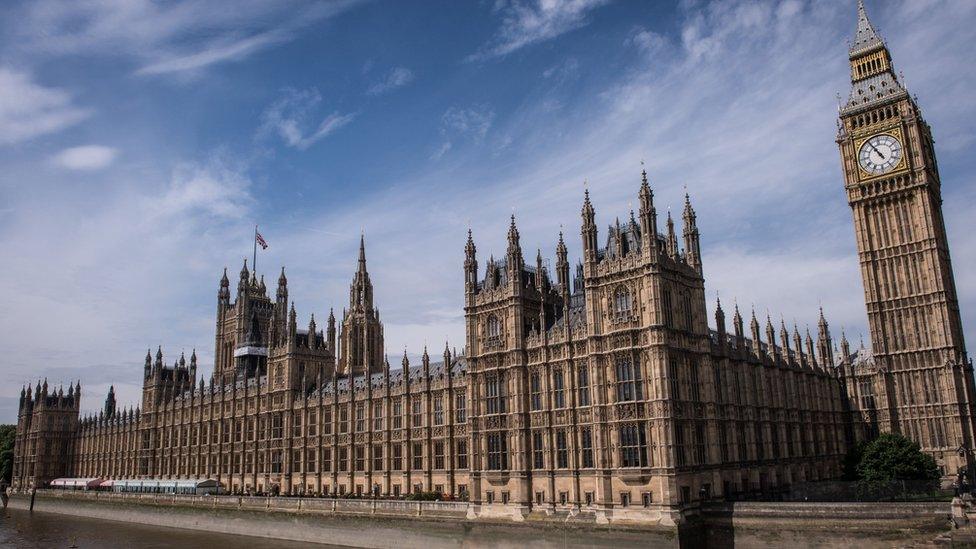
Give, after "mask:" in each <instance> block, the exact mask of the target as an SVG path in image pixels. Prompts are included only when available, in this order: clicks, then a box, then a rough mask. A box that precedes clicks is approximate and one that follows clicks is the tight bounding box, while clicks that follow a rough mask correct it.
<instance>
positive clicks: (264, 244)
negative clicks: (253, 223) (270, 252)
mask: <svg viewBox="0 0 976 549" xmlns="http://www.w3.org/2000/svg"><path fill="white" fill-rule="evenodd" d="M254 240H255V241H256V242H257V243H258V245H259V246H261V249H262V250H267V249H268V243H267V242H266V241H265V240H264V237H263V236H261V233H259V232H257V231H254Z"/></svg>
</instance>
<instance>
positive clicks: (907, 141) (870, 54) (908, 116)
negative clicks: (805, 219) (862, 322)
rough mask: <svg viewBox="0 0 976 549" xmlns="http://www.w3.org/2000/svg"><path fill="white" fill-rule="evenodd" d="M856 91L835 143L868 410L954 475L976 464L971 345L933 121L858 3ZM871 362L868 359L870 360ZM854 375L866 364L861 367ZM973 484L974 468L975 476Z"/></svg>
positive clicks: (881, 425) (853, 51) (853, 53)
mask: <svg viewBox="0 0 976 549" xmlns="http://www.w3.org/2000/svg"><path fill="white" fill-rule="evenodd" d="M857 16H858V21H857V34H856V36H855V37H854V40H853V42H852V44H851V48H850V65H851V84H852V88H851V93H850V98H849V99H848V101H847V104H846V105H845V106H842V107H841V110H840V124H839V131H838V137H837V143H838V145H839V146H840V153H841V162H842V165H843V168H844V179H845V189H846V191H847V199H848V202H849V203H850V206H851V209H852V211H853V216H854V229H855V233H856V239H857V249H858V257H859V261H860V266H861V276H862V278H863V282H864V298H865V302H866V304H867V313H868V323H869V326H870V331H871V343H872V350H873V361H871V363H870V368H871V371H872V372H873V376H874V382H873V387H874V389H873V390H875V391H876V392H877V393H879V394H877V395H876V396H877V397H879V398H877V399H869V400H868V399H857V398H853V399H851V402H852V403H853V405H854V406H855V408H856V407H857V406H858V405H859V404H860V402H862V401H863V400H867V401H868V402H876V403H877V407H878V409H876V410H870V411H868V410H860V411H861V412H870V414H864V416H865V417H869V416H870V417H873V418H877V419H876V421H877V425H875V426H874V428H875V430H880V431H890V432H896V433H901V434H903V435H905V436H907V437H909V438H912V439H913V440H915V441H917V442H918V443H919V444H920V445H921V447H922V448H923V449H924V450H925V451H926V452H929V453H930V454H932V455H934V456H935V457H936V459H937V460H938V462H939V464H940V465H941V466H942V468H943V473H944V474H945V475H947V476H950V475H956V474H957V473H958V471H959V468H960V467H965V468H966V469H969V468H970V466H971V465H970V464H971V463H972V462H973V450H974V441H973V412H974V410H973V407H972V402H973V399H974V394H973V393H974V389H973V372H972V363H971V362H970V361H969V359H968V358H967V356H966V346H965V343H964V342H963V331H962V322H961V320H960V315H959V301H958V299H957V298H956V288H955V282H954V280H953V276H952V265H951V263H950V260H949V243H948V240H947V238H946V232H945V223H944V222H943V219H942V192H941V181H940V179H939V170H938V165H937V163H936V158H935V148H934V143H933V140H932V132H931V129H930V128H929V125H928V124H927V123H926V122H925V120H924V119H923V118H922V113H921V111H920V109H919V107H918V105H917V104H916V103H915V100H914V99H913V98H912V97H911V96H910V95H909V93H908V91H907V90H906V89H905V87H904V85H903V83H902V82H900V81H899V79H898V78H897V77H896V76H895V73H894V70H893V68H892V61H891V54H890V52H889V51H888V47H887V45H886V44H885V42H884V40H883V39H882V38H881V37H880V36H879V35H878V33H877V32H876V31H875V29H874V27H873V26H872V25H871V22H870V21H869V20H868V17H867V14H866V12H865V9H864V4H863V0H859V1H858V6H857ZM865 368H867V365H866V366H865ZM855 373H857V372H856V370H855ZM970 480H972V476H971V475H970Z"/></svg>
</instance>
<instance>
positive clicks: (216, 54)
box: [7, 0, 358, 75]
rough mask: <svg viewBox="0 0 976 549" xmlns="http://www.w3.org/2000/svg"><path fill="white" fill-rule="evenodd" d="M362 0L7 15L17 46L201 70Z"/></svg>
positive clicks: (99, 4)
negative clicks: (121, 58)
mask: <svg viewBox="0 0 976 549" xmlns="http://www.w3.org/2000/svg"><path fill="white" fill-rule="evenodd" d="M357 3H358V0H336V1H333V2H318V3H308V2H304V1H301V0H281V1H277V2H266V1H261V0H242V1H240V2H235V3H234V4H233V6H228V5H226V4H221V3H217V2H210V1H207V0H179V1H176V2H165V3H159V2H152V1H150V0H132V1H127V2H107V1H102V0H36V1H34V2H28V3H26V4H25V5H24V6H23V7H22V8H21V9H19V10H15V11H14V12H13V13H12V14H11V17H9V18H8V21H9V22H8V23H7V27H8V30H9V35H10V36H12V37H16V42H15V44H12V47H14V48H16V49H19V50H21V51H23V52H25V53H30V54H40V55H103V56H111V57H129V58H134V59H135V61H136V63H137V64H138V68H137V69H136V72H137V73H138V74H144V75H158V74H167V73H184V72H193V71H200V70H202V69H204V68H206V67H209V66H211V65H215V64H218V63H222V62H228V61H239V60H241V59H243V58H245V57H247V56H249V55H252V54H254V53H255V52H257V51H260V50H262V49H264V48H267V47H269V46H271V45H274V44H277V43H280V42H285V41H289V40H291V39H293V38H294V37H295V36H296V35H297V34H298V32H299V31H300V30H301V29H302V28H304V27H306V26H308V25H310V24H312V23H315V22H319V21H322V20H324V19H328V18H330V17H334V16H336V15H338V14H340V13H342V12H344V11H345V10H347V9H349V8H350V7H351V6H353V5H355V4H357Z"/></svg>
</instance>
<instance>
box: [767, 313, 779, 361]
mask: <svg viewBox="0 0 976 549" xmlns="http://www.w3.org/2000/svg"><path fill="white" fill-rule="evenodd" d="M766 343H768V344H769V350H768V353H769V358H771V359H773V360H774V361H775V360H776V359H777V358H778V357H779V349H778V348H777V347H776V329H775V328H773V321H772V319H770V318H769V314H767V315H766Z"/></svg>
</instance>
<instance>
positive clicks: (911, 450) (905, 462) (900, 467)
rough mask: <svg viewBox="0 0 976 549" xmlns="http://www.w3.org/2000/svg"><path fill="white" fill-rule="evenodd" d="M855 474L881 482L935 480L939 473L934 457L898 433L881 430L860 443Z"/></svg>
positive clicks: (861, 477) (871, 480) (863, 478)
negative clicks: (858, 460)
mask: <svg viewBox="0 0 976 549" xmlns="http://www.w3.org/2000/svg"><path fill="white" fill-rule="evenodd" d="M857 476H858V478H859V479H861V480H866V481H870V482H885V481H892V480H937V479H938V478H939V477H940V474H939V467H938V466H937V465H936V464H935V458H933V457H932V456H930V455H928V454H925V453H923V452H922V450H921V449H920V448H919V446H918V443H916V442H913V441H911V440H909V439H907V438H905V437H903V436H901V435H896V434H893V433H884V434H882V435H881V436H879V437H878V438H876V439H874V440H872V441H871V442H869V443H867V444H866V445H865V446H864V449H863V450H862V454H861V459H860V462H859V463H858V464H857Z"/></svg>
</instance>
